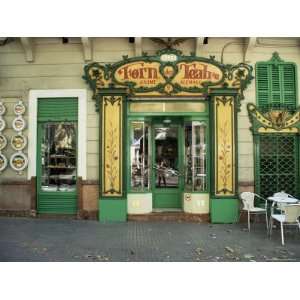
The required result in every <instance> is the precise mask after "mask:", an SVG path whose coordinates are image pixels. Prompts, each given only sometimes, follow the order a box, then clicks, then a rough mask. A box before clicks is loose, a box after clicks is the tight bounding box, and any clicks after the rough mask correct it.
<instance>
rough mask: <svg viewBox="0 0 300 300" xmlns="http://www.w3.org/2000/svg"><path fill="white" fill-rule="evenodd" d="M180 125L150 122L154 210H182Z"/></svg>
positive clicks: (165, 120) (173, 120)
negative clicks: (151, 130) (151, 131)
mask: <svg viewBox="0 0 300 300" xmlns="http://www.w3.org/2000/svg"><path fill="white" fill-rule="evenodd" d="M181 123H182V122H180V120H178V119H171V118H166V119H164V120H155V119H153V123H152V124H153V125H152V128H153V134H152V149H153V160H152V169H153V172H152V186H153V208H181V207H182V204H181V198H182V197H181V196H182V186H183V182H182V175H183V172H182V167H183V166H182V152H183V149H182V145H183V143H182V130H183V128H182V124H181Z"/></svg>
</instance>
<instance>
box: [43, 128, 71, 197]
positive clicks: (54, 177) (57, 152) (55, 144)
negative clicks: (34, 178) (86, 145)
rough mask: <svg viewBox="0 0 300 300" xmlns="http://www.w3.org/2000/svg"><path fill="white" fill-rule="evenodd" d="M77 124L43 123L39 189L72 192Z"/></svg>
mask: <svg viewBox="0 0 300 300" xmlns="http://www.w3.org/2000/svg"><path fill="white" fill-rule="evenodd" d="M76 131H77V126H76V123H75V122H48V123H44V124H43V130H42V141H41V165H42V174H41V190H42V191H45V192H57V191H61V192H74V191H75V190H76V177H77V175H76V174H77V163H76V162H77V159H76V156H77V153H76V152H77V151H76V149H77V145H76V144H77V142H76Z"/></svg>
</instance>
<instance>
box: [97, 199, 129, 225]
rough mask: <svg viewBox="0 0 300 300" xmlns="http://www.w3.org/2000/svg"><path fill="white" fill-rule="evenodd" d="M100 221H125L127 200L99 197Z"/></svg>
mask: <svg viewBox="0 0 300 300" xmlns="http://www.w3.org/2000/svg"><path fill="white" fill-rule="evenodd" d="M99 221H100V222H126V221H127V201H126V199H120V198H112V199H107V198H105V199H99Z"/></svg>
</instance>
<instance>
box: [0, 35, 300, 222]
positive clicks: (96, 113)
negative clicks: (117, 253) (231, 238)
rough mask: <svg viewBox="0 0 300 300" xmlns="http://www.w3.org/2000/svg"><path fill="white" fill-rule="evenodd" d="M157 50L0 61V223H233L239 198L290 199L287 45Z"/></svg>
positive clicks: (51, 53)
mask: <svg viewBox="0 0 300 300" xmlns="http://www.w3.org/2000/svg"><path fill="white" fill-rule="evenodd" d="M136 39H137V38H136ZM157 40H158V39H148V38H143V39H142V41H143V42H142V44H141V43H139V44H137V42H136V43H135V44H134V43H130V40H128V39H126V38H94V39H93V40H92V43H91V44H90V48H87V44H86V43H84V41H85V42H86V41H87V40H86V39H85V38H82V39H73V40H72V39H70V40H69V42H68V43H67V44H62V43H60V40H59V39H54V38H53V39H50V38H47V39H33V41H32V43H33V45H34V47H33V48H32V51H33V60H32V61H31V62H23V63H22V62H20V61H21V58H22V59H23V60H24V57H22V55H23V54H24V49H23V48H24V47H23V46H22V41H19V40H14V41H12V42H11V43H9V44H7V45H4V46H3V47H1V48H0V50H1V52H0V79H1V82H0V87H1V89H0V91H1V94H0V96H1V102H2V107H3V112H4V113H2V115H1V117H2V120H3V122H2V123H3V124H4V123H5V126H3V128H2V131H1V134H2V136H3V138H2V139H3V143H2V145H4V144H5V143H4V140H6V141H7V142H6V144H5V146H2V149H1V155H2V156H1V157H2V161H3V162H2V171H1V174H0V178H1V179H0V187H1V198H2V200H1V201H0V209H1V211H2V213H4V214H10V213H11V214H17V213H19V214H21V213H24V214H31V215H36V214H39V215H48V214H55V215H58V214H69V215H72V216H73V215H77V216H78V217H80V218H98V219H99V220H100V221H126V220H138V219H139V218H142V219H143V217H144V218H145V217H147V216H152V215H155V214H156V215H157V214H160V215H163V214H168V213H170V212H171V213H173V214H175V215H176V213H178V214H181V215H182V214H184V215H186V216H188V217H190V219H194V220H197V221H211V222H214V223H232V222H236V221H238V216H239V203H240V201H239V197H238V195H239V193H240V192H242V191H245V190H250V191H251V190H252V191H253V190H255V191H256V192H258V193H260V194H262V195H264V196H268V195H269V194H270V193H271V191H278V190H286V191H287V192H289V193H290V194H293V195H295V196H297V195H298V194H299V183H298V181H299V175H298V173H299V158H298V153H299V141H298V140H299V132H298V131H299V124H298V122H299V112H298V110H297V97H298V96H297V85H298V81H297V80H298V79H297V63H298V61H299V59H300V57H299V59H298V56H297V55H298V48H297V44H296V43H295V45H294V46H291V45H289V46H284V45H285V43H286V39H258V38H255V43H254V44H253V39H252V38H251V39H244V38H243V39H242V38H240V39H238V38H236V39H226V38H220V39H218V38H209V39H208V40H206V41H208V42H207V43H206V44H202V45H201V47H200V46H199V41H198V40H197V39H194V40H193V39H187V40H186V41H181V44H180V45H179V46H178V47H173V46H172V45H171V44H166V45H165V47H161V46H160V45H159V44H158V43H157ZM162 41H164V40H163V39H162ZM169 41H171V40H169ZM174 41H176V39H174ZM289 42H290V43H291V44H292V43H294V42H295V41H294V40H293V39H292V40H291V41H289ZM264 43H269V46H268V47H267V48H266V47H265V44H264ZM175 44H176V43H174V45H175ZM141 45H142V46H141ZM22 47H23V48H22ZM226 47H231V52H228V53H226V52H225V49H226ZM141 50H143V51H141ZM192 50H196V51H192ZM279 50H282V51H279ZM146 52H147V53H146ZM278 52H279V54H278ZM280 52H283V54H282V55H281V54H280ZM25 54H26V51H25ZM25 57H26V56H25ZM25 60H26V59H25ZM224 60H225V62H224ZM18 105H19V106H18ZM19 107H21V108H22V107H23V110H22V109H19V110H18V108H19ZM16 119H18V120H16ZM20 119H21V121H20ZM22 120H23V123H24V124H23V125H24V126H23V128H22V127H20V128H21V129H20V128H15V127H16V124H19V123H22ZM18 122H19V123H18ZM11 124H12V125H11ZM14 124H15V126H13V125H14ZM21 125H22V124H21ZM14 129H17V130H14ZM15 131H16V132H15ZM18 143H19V144H21V146H19V148H18V146H15V147H13V146H14V145H18ZM24 145H25V146H24ZM3 157H4V158H3Z"/></svg>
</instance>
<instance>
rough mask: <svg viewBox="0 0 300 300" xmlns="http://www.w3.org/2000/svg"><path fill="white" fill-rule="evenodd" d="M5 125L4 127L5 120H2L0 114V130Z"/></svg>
mask: <svg viewBox="0 0 300 300" xmlns="http://www.w3.org/2000/svg"><path fill="white" fill-rule="evenodd" d="M5 127H6V122H5V121H4V119H2V116H0V132H1V131H2V130H4V129H5Z"/></svg>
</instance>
